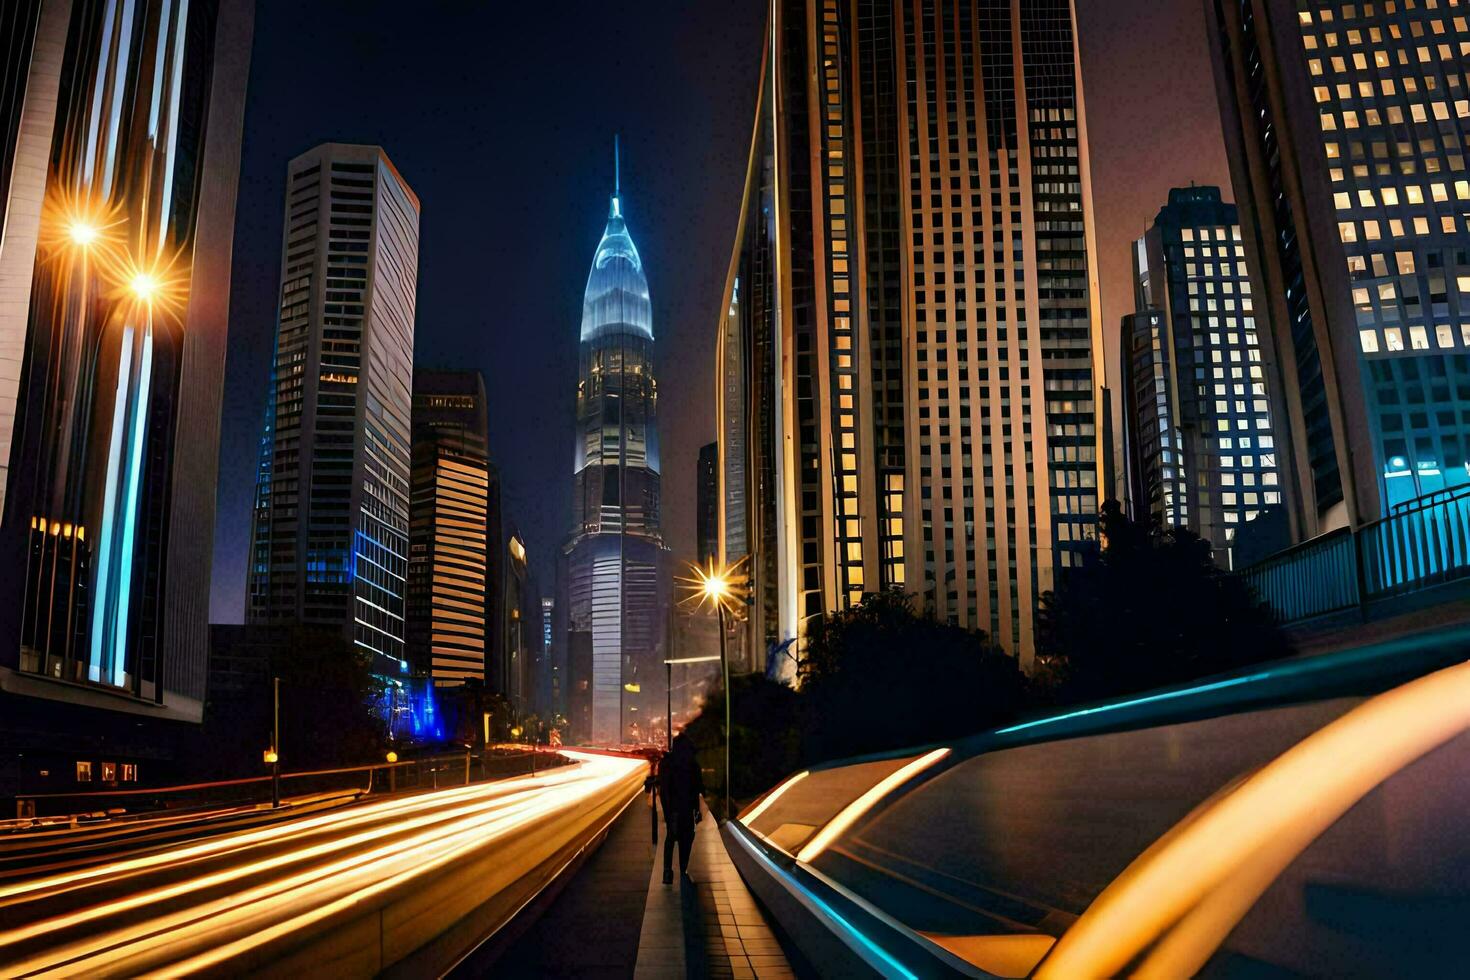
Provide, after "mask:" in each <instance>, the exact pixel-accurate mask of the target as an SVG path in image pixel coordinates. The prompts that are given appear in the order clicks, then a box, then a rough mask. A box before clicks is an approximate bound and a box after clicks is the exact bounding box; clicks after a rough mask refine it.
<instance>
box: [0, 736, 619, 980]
mask: <svg viewBox="0 0 1470 980" xmlns="http://www.w3.org/2000/svg"><path fill="white" fill-rule="evenodd" d="M566 754H567V755H568V756H569V757H571V758H573V759H574V760H575V761H576V762H577V765H576V766H574V767H568V768H564V769H557V770H552V771H551V772H549V773H546V774H543V775H540V776H534V777H521V778H516V779H512V780H506V781H503V782H497V783H491V784H482V785H478V786H467V787H457V788H455V789H451V790H443V791H437V792H433V793H426V794H421V795H417V796H412V797H407V798H404V799H395V800H386V801H382V802H379V803H374V804H370V805H368V806H364V807H357V808H352V809H350V810H347V811H344V812H334V813H327V814H318V815H313V816H312V817H309V818H305V819H302V820H300V821H294V822H292V824H290V825H288V826H286V827H284V828H283V827H273V828H266V829H256V830H250V831H241V832H234V833H229V834H225V835H222V836H221V837H219V838H217V839H211V840H208V841H202V842H200V843H197V844H193V845H190V846H187V847H182V848H177V849H174V850H170V851H165V852H161V853H157V854H148V855H142V856H139V857H134V858H126V859H122V860H119V861H114V862H109V863H107V864H104V865H101V866H99V867H95V868H87V869H84V870H81V871H76V872H69V873H66V874H60V875H48V876H45V877H43V878H40V879H37V880H34V881H27V882H19V883H16V884H13V885H9V886H6V888H5V889H4V890H3V892H0V894H4V895H5V896H7V899H8V900H7V901H4V902H0V905H10V906H20V907H22V908H19V909H12V911H11V912H10V913H9V914H7V918H10V919H11V920H12V921H14V919H15V913H16V912H19V911H22V910H23V907H24V906H25V905H26V904H28V903H30V902H37V901H42V900H47V899H52V898H54V897H56V896H58V895H62V894H65V893H66V892H69V891H75V890H78V889H97V890H99V891H100V890H104V889H107V888H109V887H116V886H117V885H118V884H119V883H121V882H123V881H124V880H125V879H128V878H132V877H136V876H139V875H146V874H168V873H176V874H177V873H180V872H183V873H187V872H188V870H189V868H190V866H191V865H194V864H197V863H199V862H201V861H207V860H211V859H220V860H229V859H231V858H238V859H239V860H238V861H237V863H234V864H231V865H229V866H227V867H223V868H217V869H214V870H210V871H207V872H205V873H202V874H192V875H190V876H189V877H186V878H184V879H182V880H177V881H171V882H166V883H160V884H156V885H154V886H153V887H147V885H146V884H145V885H144V886H143V887H141V888H138V889H136V890H130V891H129V892H128V893H126V894H123V895H121V896H118V897H104V898H101V899H100V900H98V901H96V902H94V903H93V904H91V905H88V906H86V907H84V908H79V909H74V910H72V911H66V912H61V913H59V914H54V915H50V916H48V917H46V918H43V919H41V920H40V921H37V922H33V923H29V924H27V925H24V926H19V927H16V928H13V929H10V930H8V931H6V932H3V933H0V975H4V976H50V975H56V976H76V975H88V976H98V975H120V974H129V975H131V974H136V973H141V972H148V971H153V970H160V969H166V970H167V972H168V973H170V974H181V973H189V972H194V971H197V970H201V969H205V968H207V967H209V966H211V965H217V964H220V963H223V962H225V961H226V960H228V959H230V958H231V957H234V956H238V955H240V954H241V953H243V952H246V951H248V950H252V949H256V948H258V947H260V946H261V945H263V944H267V943H269V942H272V941H273V940H276V939H279V938H280V937H282V936H287V935H290V934H292V933H297V932H300V931H302V930H307V929H310V928H311V927H312V926H313V925H314V924H317V923H320V922H322V921H323V920H324V919H327V918H329V917H331V916H332V915H334V914H336V913H337V912H340V911H342V910H343V909H347V908H350V907H351V906H352V905H354V904H356V903H361V902H363V901H366V900H368V899H370V898H371V897H372V896H374V895H378V894H381V893H383V892H384V891H386V890H388V889H392V888H395V887H398V886H400V885H403V884H405V883H407V882H411V881H413V880H414V879H415V878H417V877H420V876H428V875H432V874H434V872H435V871H436V870H442V869H444V868H446V867H447V866H449V865H450V864H451V862H453V861H455V860H456V858H459V857H463V856H467V855H470V854H473V853H475V852H477V851H479V850H481V849H483V848H485V847H489V846H493V845H494V844H495V843H496V842H498V841H503V840H505V839H506V838H507V837H508V836H510V835H512V834H515V833H516V832H518V831H521V830H524V829H526V828H529V827H531V826H533V825H534V824H536V822H537V821H542V820H547V819H551V818H554V817H556V816H557V815H558V814H561V813H564V812H569V811H573V810H576V809H577V808H579V807H582V806H584V805H585V804H586V803H588V802H589V801H591V800H595V799H599V798H604V797H605V796H606V794H607V792H608V791H609V790H611V789H613V788H615V787H616V786H618V785H619V784H620V783H622V782H624V781H626V780H627V779H628V777H629V776H630V775H631V774H633V773H634V772H635V771H636V770H637V769H638V768H640V767H642V766H644V765H645V764H646V763H644V762H643V761H642V760H640V759H625V758H617V757H609V756H600V755H586V754H581V753H574V752H568V753H566ZM283 843H284V844H287V845H291V846H288V847H287V848H286V849H285V850H281V845H282V844H283ZM267 848H269V849H270V851H271V853H268V854H264V855H262V856H259V857H256V858H254V859H250V856H251V852H252V851H255V850H264V849H267ZM78 897H82V896H72V898H73V899H75V898H78ZM181 903H185V904H182V905H181ZM464 911H465V912H468V911H469V909H465V910H464ZM446 925H448V923H446ZM48 939H52V940H54V942H53V943H51V944H50V945H46V946H45V947H44V948H37V947H38V946H39V945H41V944H44V943H46V941H47V940H48ZM22 945H24V948H17V947H21V946H22Z"/></svg>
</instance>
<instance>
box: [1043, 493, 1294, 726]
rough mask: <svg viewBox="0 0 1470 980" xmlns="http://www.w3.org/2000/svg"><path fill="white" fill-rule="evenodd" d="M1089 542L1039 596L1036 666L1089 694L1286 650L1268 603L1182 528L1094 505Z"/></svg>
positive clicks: (1070, 694) (1135, 687)
mask: <svg viewBox="0 0 1470 980" xmlns="http://www.w3.org/2000/svg"><path fill="white" fill-rule="evenodd" d="M1099 532H1100V533H1099V541H1098V542H1097V547H1095V548H1093V549H1091V550H1090V551H1089V552H1087V553H1086V554H1084V557H1083V561H1082V564H1081V566H1080V567H1074V568H1070V569H1067V570H1065V574H1062V575H1060V576H1059V579H1058V582H1057V588H1056V589H1055V590H1054V591H1052V592H1048V593H1046V594H1045V595H1043V596H1042V600H1041V609H1040V612H1039V614H1038V617H1037V633H1038V636H1037V657H1038V664H1039V669H1040V670H1041V671H1042V672H1043V673H1051V674H1053V675H1054V677H1055V681H1056V689H1057V692H1058V694H1059V696H1060V697H1062V698H1063V699H1065V700H1068V701H1080V700H1094V699H1097V698H1104V697H1110V696H1113V695H1116V694H1123V693H1128V692H1133V691H1142V690H1147V689H1149V688H1155V687H1161V686H1164V685H1168V684H1174V683H1179V682H1183V681H1188V680H1192V679H1194V678H1198V677H1202V676H1205V675H1207V674H1214V673H1219V672H1221V671H1225V670H1230V669H1232V668H1235V667H1240V666H1244V665H1247V664H1251V663H1258V662H1261V661H1265V660H1276V659H1280V658H1281V657H1285V656H1288V655H1290V653H1291V646H1290V643H1289V642H1288V641H1287V639H1286V637H1285V635H1284V634H1283V633H1282V632H1281V630H1280V629H1279V628H1277V626H1276V625H1275V623H1274V621H1273V620H1272V617H1271V612H1270V609H1269V607H1268V606H1266V605H1265V604H1264V603H1262V602H1260V601H1259V600H1258V599H1257V598H1256V596H1255V595H1254V593H1253V592H1252V591H1251V590H1250V587H1249V586H1247V585H1246V584H1245V583H1244V582H1243V581H1242V580H1241V579H1239V578H1237V577H1236V576H1234V575H1231V574H1230V573H1228V572H1226V571H1224V570H1222V569H1221V568H1220V567H1219V566H1217V565H1216V564H1215V562H1214V560H1213V558H1212V557H1211V554H1210V545H1209V543H1208V542H1206V541H1203V540H1201V539H1200V537H1199V536H1198V535H1196V534H1194V533H1192V532H1190V531H1189V530H1187V529H1184V528H1172V527H1171V528H1165V527H1161V526H1160V525H1159V524H1158V522H1157V521H1154V520H1145V521H1131V520H1129V519H1128V517H1127V516H1126V515H1125V514H1124V513H1123V511H1122V508H1121V507H1120V506H1119V505H1118V504H1117V502H1115V501H1108V502H1107V503H1105V504H1104V505H1103V509H1102V515H1101V520H1100V522H1099Z"/></svg>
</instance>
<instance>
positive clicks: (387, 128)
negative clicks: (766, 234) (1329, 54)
mask: <svg viewBox="0 0 1470 980" xmlns="http://www.w3.org/2000/svg"><path fill="white" fill-rule="evenodd" d="M1078 6H1079V11H1078V17H1079V22H1080V23H1079V29H1080V33H1081V36H1082V52H1083V72H1084V79H1083V81H1084V86H1085V92H1086V99H1087V112H1088V127H1089V133H1090V136H1091V152H1092V175H1093V187H1094V203H1095V207H1096V213H1097V224H1098V243H1099V248H1100V249H1101V252H1102V255H1101V275H1102V286H1103V311H1104V322H1105V323H1106V324H1108V326H1109V328H1110V331H1112V330H1115V329H1116V324H1117V322H1118V319H1119V318H1120V317H1121V316H1122V314H1123V313H1125V312H1127V310H1128V309H1129V306H1130V304H1131V301H1132V297H1131V285H1130V283H1129V276H1130V272H1129V253H1128V243H1129V241H1130V240H1131V239H1133V238H1135V237H1137V236H1138V235H1139V234H1140V233H1141V232H1142V230H1143V228H1144V227H1145V225H1146V223H1147V222H1148V221H1149V220H1150V219H1151V218H1152V217H1153V215H1154V213H1155V212H1156V211H1157V210H1158V208H1159V207H1160V205H1162V203H1163V202H1164V200H1165V196H1166V194H1167V190H1168V188H1169V187H1170V186H1175V185H1179V184H1187V183H1188V182H1189V181H1190V180H1195V181H1197V182H1199V183H1226V184H1227V185H1228V177H1227V175H1226V170H1225V163H1224V158H1223V151H1222V149H1221V147H1220V135H1219V122H1218V114H1217V110H1216V108H1215V98H1214V92H1213V87H1212V86H1213V83H1212V80H1211V77H1210V69H1209V59H1208V53H1207V51H1206V50H1205V47H1204V34H1203V16H1204V13H1203V6H1204V5H1203V3H1201V2H1200V0H1078ZM409 11H412V14H411V15H410V13H409ZM764 22H765V3H764V2H763V0H683V2H679V0H642V2H640V3H628V4H608V3H602V2H585V0H583V2H573V3H569V4H565V5H563V6H562V7H561V8H560V11H559V12H558V13H555V14H553V13H552V11H551V8H550V6H548V5H530V4H524V5H523V4H510V3H499V2H480V3H466V2H463V0H460V2H441V3H428V2H416V3H414V4H411V5H406V4H404V3H402V2H401V0H396V2H395V0H313V2H311V3H300V2H297V0H260V2H259V5H258V12H257V17H256V25H255V51H254V56H253V60H252V66H251V78H250V95H249V101H248V103H247V107H246V113H245V142H244V157H243V162H242V172H241V179H240V198H239V205H238V220H237V226H236V233H235V253H234V281H233V285H232V294H231V314H230V354H229V358H230V359H229V364H228V368H227V377H226V383H225V393H224V424H223V435H222V440H223V442H222V446H221V452H220V481H219V508H218V515H217V525H216V529H215V564H214V578H213V594H212V603H211V619H212V620H213V621H215V622H239V621H240V619H241V617H242V615H243V606H244V587H245V566H246V552H247V544H248V539H249V534H250V505H251V498H252V495H253V491H254V478H255V475H254V471H255V462H256V452H257V448H258V444H259V438H260V426H261V422H262V420H263V413H264V407H265V397H266V392H267V386H268V382H269V371H270V363H269V362H270V354H271V345H272V341H273V339H274V331H275V305H276V303H275V299H276V290H277V287H278V285H279V283H278V278H279V273H280V265H279V263H280V235H281V217H282V214H281V208H282V193H283V189H284V185H285V171H286V164H287V161H289V160H290V159H291V157H293V156H295V155H296V154H298V153H301V152H302V151H304V150H306V149H309V148H310V147H312V146H314V145H316V144H317V143H321V142H326V141H329V140H337V141H341V142H356V143H378V144H380V145H382V146H383V147H384V149H385V150H386V151H387V152H388V155H389V157H390V158H392V160H393V161H394V163H395V164H396V165H397V167H398V169H399V171H400V172H401V173H402V174H403V176H404V178H405V179H406V180H407V181H408V183H409V184H410V185H411V186H412V187H413V188H414V190H415V191H416V192H417V193H418V196H419V200H420V202H421V204H422V207H423V210H422V214H421V225H420V236H421V245H420V255H419V291H418V318H417V327H416V334H415V353H416V361H417V363H418V364H419V365H420V366H423V367H451V368H476V367H477V368H479V369H480V370H481V371H483V372H484V374H485V381H486V387H487V391H488V393H489V401H490V439H491V453H492V455H493V456H494V457H495V459H496V461H497V463H498V464H499V465H500V468H501V475H502V480H503V483H504V488H505V508H506V516H507V519H508V521H510V522H512V523H514V524H516V525H517V526H519V527H520V528H521V530H522V531H523V532H524V534H525V536H526V539H527V545H528V548H529V549H530V551H531V558H532V563H533V566H534V567H535V569H536V571H537V573H538V575H539V576H540V577H541V588H542V591H543V593H545V594H548V595H549V594H551V592H552V584H553V583H552V575H553V567H554V566H553V554H554V551H555V548H556V547H557V545H558V544H559V543H560V541H561V540H562V539H563V538H564V536H565V535H566V532H567V530H568V521H569V520H570V513H571V460H572V445H571V443H572V423H573V419H572V411H573V388H574V386H575V384H576V358H577V335H578V329H579V326H580V321H581V306H582V289H583V286H584V285H585V282H586V277H587V269H588V265H589V263H590V262H591V259H592V252H593V250H594V249H595V248H596V246H597V241H598V238H599V237H600V236H601V233H602V226H603V223H604V221H605V220H606V215H607V197H608V195H609V193H610V192H611V184H612V137H613V133H614V132H619V133H621V134H622V140H623V148H624V150H623V190H624V213H625V214H626V215H627V218H628V224H629V229H630V231H631V232H632V235H633V238H634V240H635V241H636V242H637V244H638V249H639V252H640V253H641V254H642V257H643V263H644V267H645V270H646V271H647V274H648V279H649V288H650V290H651V292H652V295H653V312H654V334H655V337H656V339H657V343H658V365H659V372H658V376H659V385H660V396H661V397H660V400H659V409H660V414H661V420H662V426H661V431H662V438H663V486H664V526H665V533H666V537H667V538H668V540H669V543H670V544H671V546H672V547H673V548H674V551H675V554H676V555H678V556H680V557H687V556H689V555H691V554H692V552H693V550H694V499H693V498H694V470H695V459H696V457H697V454H698V451H699V447H700V446H701V445H702V444H704V443H706V442H709V441H711V440H712V439H713V438H714V418H713V412H712V408H711V405H710V402H711V396H712V393H713V378H712V356H713V353H712V351H713V340H714V336H713V324H714V318H715V315H716V312H717V310H718V307H719V302H720V297H719V293H720V290H721V288H722V287H723V284H724V278H725V272H726V268H727V265H728V262H729V257H730V250H731V247H732V244H733V237H734V225H735V221H736V217H737V213H738V208H739V203H740V192H741V186H740V185H741V181H742V179H743V177H744V168H745V155H746V151H747V149H748V146H749V139H750V127H751V114H752V112H753V105H754V96H755V86H756V81H757V73H758V71H759V56H760V46H761V34H762V29H763V26H764ZM1110 346H1112V345H1111V344H1110ZM1111 360H1115V358H1113V359H1110V368H1111V366H1112V365H1111Z"/></svg>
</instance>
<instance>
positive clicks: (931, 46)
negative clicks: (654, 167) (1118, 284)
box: [716, 0, 1103, 664]
mask: <svg viewBox="0 0 1470 980" xmlns="http://www.w3.org/2000/svg"><path fill="white" fill-rule="evenodd" d="M1072 25H1073V16H1072V6H1071V3H1070V0H982V2H979V3H970V2H946V0H936V2H934V3H926V4H923V5H911V4H897V5H894V4H887V3H879V2H876V0H774V2H773V3H772V4H771V12H770V35H769V38H768V42H767V49H766V52H765V71H764V72H763V75H762V90H761V93H760V98H759V100H758V105H759V108H758V115H757V119H756V125H755V131H754V134H753V140H752V146H751V154H750V164H749V169H748V176H747V185H746V195H745V200H744V203H743V205H742V212H741V218H740V224H739V233H738V239H737V243H736V249H735V256H734V259H733V260H732V263H731V267H730V273H729V278H728V280H727V288H726V293H725V297H724V301H723V303H722V306H721V310H720V337H719V345H718V350H719V353H718V357H719V359H720V361H719V364H718V365H717V372H716V374H717V378H718V379H719V392H718V396H719V400H720V412H721V428H720V437H721V440H722V443H723V445H722V447H721V454H720V456H721V464H722V472H721V479H722V481H723V490H722V494H721V497H722V501H721V503H722V507H723V508H724V512H723V518H722V534H723V536H724V538H723V549H724V552H725V558H726V560H727V561H728V560H731V559H732V558H735V557H744V556H747V555H748V556H749V568H750V572H751V575H752V577H753V580H754V584H755V596H754V599H755V602H754V605H753V606H752V610H751V617H750V627H749V628H750V633H751V639H752V641H753V649H754V650H767V651H770V650H773V649H774V650H779V649H781V648H782V647H783V646H785V645H787V644H789V643H791V642H792V641H794V640H797V639H798V638H799V637H800V636H801V635H802V634H803V632H804V630H805V628H806V627H805V624H806V622H807V621H808V620H809V619H811V618H812V617H815V616H819V615H822V614H824V613H828V612H832V611H836V610H840V609H842V608H845V607H847V606H850V605H852V604H853V603H855V602H858V601H860V600H861V598H862V596H863V594H864V593H866V592H871V591H874V590H877V589H884V588H889V587H898V588H902V589H905V590H907V591H909V592H911V593H915V594H917V595H918V596H919V597H920V598H921V600H922V602H923V604H924V605H925V607H927V608H928V609H929V610H931V611H933V612H934V614H935V615H937V616H939V617H940V618H941V619H946V620H949V621H951V622H954V623H958V624H961V625H964V626H967V627H972V628H979V629H984V630H986V631H988V632H990V633H991V634H992V636H993V637H994V638H995V639H996V640H997V641H998V642H1000V643H1001V644H1002V645H1003V646H1005V647H1006V648H1007V649H1010V650H1011V651H1013V652H1014V653H1015V654H1016V655H1017V656H1018V657H1019V658H1020V659H1021V661H1022V663H1023V664H1029V662H1030V659H1031V655H1032V649H1033V618H1034V611H1035V608H1036V604H1037V601H1038V599H1039V597H1040V595H1041V593H1042V592H1044V591H1046V590H1047V589H1049V588H1051V587H1052V585H1053V583H1054V576H1055V571H1056V569H1058V568H1064V567H1066V566H1068V565H1070V564H1072V563H1074V562H1075V561H1076V560H1077V559H1078V552H1079V549H1081V548H1082V547H1083V546H1084V542H1085V540H1086V538H1087V537H1088V535H1089V534H1090V532H1091V530H1092V528H1093V526H1094V523H1095V520H1096V513H1097V506H1098V483H1099V478H1100V476H1101V468H1102V465H1103V461H1102V453H1101V448H1102V446H1101V431H1100V427H1099V424H1098V419H1099V414H1100V413H1099V400H1100V395H1099V391H1100V388H1101V385H1102V382H1103V378H1102V376H1101V365H1102V351H1101V349H1100V338H1101V329H1100V321H1099V318H1098V302H1097V285H1096V273H1095V266H1096V261H1095V254H1096V248H1095V243H1094V230H1093V227H1092V206H1091V191H1090V186H1089V177H1088V166H1087V131H1086V123H1085V120H1084V113H1083V111H1082V91H1081V83H1080V78H1079V74H1078V66H1077V52H1076V43H1075V38H1074V35H1073V26H1072ZM737 456H738V458H737Z"/></svg>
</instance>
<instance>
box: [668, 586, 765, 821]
mask: <svg viewBox="0 0 1470 980" xmlns="http://www.w3.org/2000/svg"><path fill="white" fill-rule="evenodd" d="M744 562H745V559H744V558H742V559H740V561H738V562H736V563H735V564H733V565H726V566H722V567H718V568H717V567H716V566H715V563H714V561H713V559H711V561H710V562H709V564H708V565H707V566H705V567H703V568H701V567H700V566H698V565H690V566H689V568H690V570H691V571H693V572H694V577H693V578H684V579H683V582H684V588H685V589H687V590H689V593H690V594H689V595H688V596H686V597H685V598H684V599H683V600H681V603H687V602H692V601H697V602H698V604H699V605H700V606H703V605H704V604H705V603H708V604H710V605H712V606H714V607H715V613H716V614H717V615H718V616H719V620H720V677H721V681H722V683H723V684H724V688H725V819H726V820H729V819H730V735H731V731H732V728H733V725H732V724H731V718H730V657H729V655H728V654H727V653H726V652H725V632H726V627H725V617H726V615H727V614H734V613H735V612H736V609H737V607H738V606H739V605H741V604H743V602H744V599H745V586H746V577H745V576H744V575H741V574H739V570H740V566H741V565H742V564H744ZM671 722H672V719H671V720H670V723H669V724H668V725H666V727H667V728H668V735H669V742H670V744H671V745H672V744H673V725H672V723H671Z"/></svg>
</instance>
